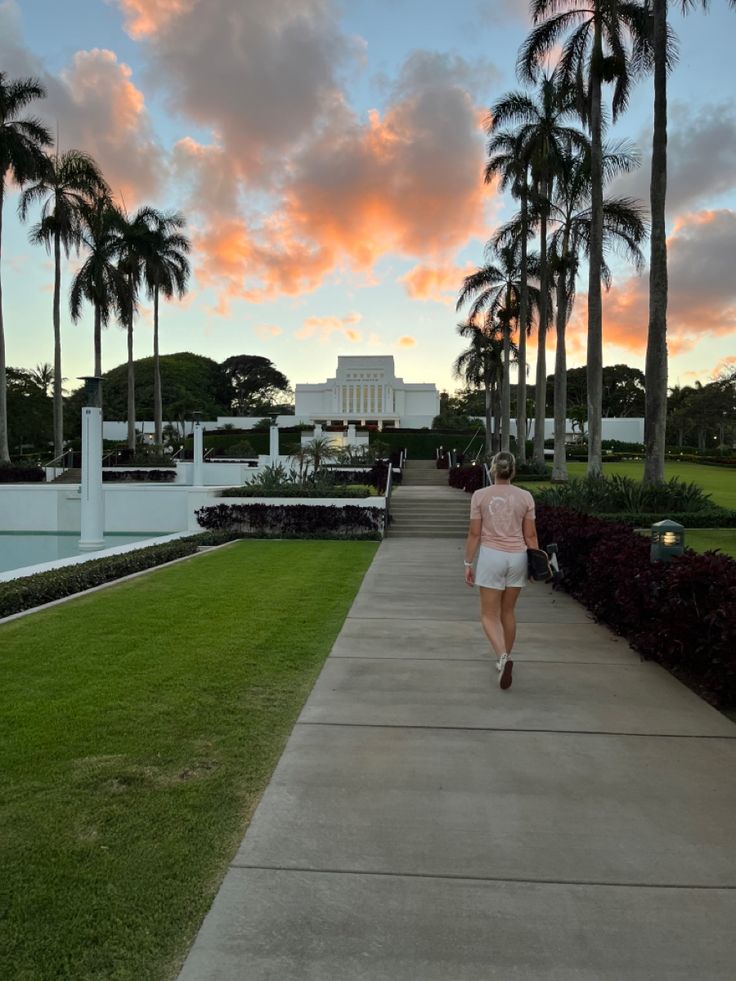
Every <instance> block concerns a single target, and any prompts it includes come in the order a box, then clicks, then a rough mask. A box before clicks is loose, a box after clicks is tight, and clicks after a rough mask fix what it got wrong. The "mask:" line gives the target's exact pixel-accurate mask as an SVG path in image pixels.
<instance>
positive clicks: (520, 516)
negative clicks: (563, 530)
mask: <svg viewBox="0 0 736 981" xmlns="http://www.w3.org/2000/svg"><path fill="white" fill-rule="evenodd" d="M533 517H534V498H533V497H532V495H531V494H530V493H529V491H526V490H522V488H521V487H514V486H513V484H494V485H493V486H491V487H482V488H481V489H480V490H477V491H476V492H475V493H474V494H473V497H472V498H471V501H470V520H471V521H472V520H473V518H480V519H481V534H480V543H481V545H485V547H486V548H497V549H499V550H500V551H501V552H525V551H526V542H525V541H524V533H523V532H522V530H521V525H522V522H523V520H524V518H533Z"/></svg>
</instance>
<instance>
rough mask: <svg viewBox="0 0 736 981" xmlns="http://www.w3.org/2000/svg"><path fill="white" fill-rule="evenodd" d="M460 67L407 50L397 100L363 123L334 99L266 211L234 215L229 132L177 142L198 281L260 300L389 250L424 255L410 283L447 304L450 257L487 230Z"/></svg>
mask: <svg viewBox="0 0 736 981" xmlns="http://www.w3.org/2000/svg"><path fill="white" fill-rule="evenodd" d="M457 72H458V69H457V67H456V66H455V65H454V64H450V65H448V64H446V63H445V61H444V60H443V59H442V58H439V60H438V59H436V58H432V57H430V56H429V55H423V56H419V55H416V56H412V58H411V59H410V63H409V64H408V66H407V67H406V68H405V71H404V73H403V75H402V81H401V85H399V86H397V91H396V94H395V99H394V101H393V102H392V103H391V104H390V105H389V106H388V108H387V109H386V110H385V111H384V112H383V113H379V112H378V111H377V110H374V111H372V112H371V113H369V116H368V119H367V120H366V121H362V120H360V119H359V118H358V117H357V116H356V115H355V114H354V113H353V112H352V111H351V110H350V109H349V107H348V106H347V104H346V103H345V102H344V100H343V99H342V98H341V97H340V98H337V97H333V99H332V101H331V102H330V104H329V110H330V111H329V114H328V116H327V117H326V118H325V120H324V123H323V125H322V126H321V127H319V128H318V129H316V130H315V132H314V133H313V134H311V135H310V137H309V138H307V139H305V140H303V141H302V143H301V145H300V146H299V147H298V148H297V149H296V151H295V152H294V154H293V156H292V157H291V158H289V161H288V166H286V168H285V170H284V171H283V174H282V179H281V180H280V182H279V184H280V187H279V191H278V194H276V195H275V196H274V207H273V210H272V211H271V213H270V214H268V215H267V216H266V217H263V216H262V215H261V216H258V215H248V216H247V217H246V216H245V215H243V214H242V213H241V212H240V208H241V207H242V205H241V194H240V192H241V189H242V188H243V187H244V186H245V185H244V184H243V176H244V174H245V171H244V170H242V161H241V162H240V163H239V162H238V160H239V158H238V157H237V155H235V154H233V153H231V152H229V151H230V145H229V144H228V143H227V141H226V138H224V140H225V141H224V142H216V143H214V144H212V145H210V146H203V145H201V144H199V143H197V142H196V141H195V140H193V139H191V138H187V139H184V140H181V141H179V143H177V145H176V147H175V149H174V168H175V170H176V171H177V173H178V174H180V175H182V176H183V177H185V178H188V179H189V180H190V182H191V184H192V195H191V207H192V208H193V209H196V210H197V211H198V212H199V216H200V222H201V226H202V227H201V228H200V230H199V232H198V235H197V255H196V256H195V264H196V271H197V277H198V279H199V280H201V281H202V282H205V283H207V284H208V285H211V286H213V287H215V288H217V289H219V290H221V291H223V292H224V294H225V295H226V297H227V298H229V299H232V298H234V297H240V298H243V299H247V300H250V301H252V302H257V301H260V300H264V299H267V298H273V297H275V296H278V295H280V294H287V295H297V294H300V293H304V292H308V291H311V290H314V289H316V288H317V287H319V286H320V285H321V284H322V283H323V282H324V279H325V277H326V276H328V275H329V274H330V273H331V272H334V271H336V270H340V269H341V268H346V267H347V268H350V269H353V270H357V271H358V272H360V273H361V274H363V275H364V276H365V277H366V280H367V281H369V279H370V277H371V275H372V271H373V267H374V265H375V263H376V262H377V260H378V259H380V258H382V257H383V256H385V255H386V254H391V253H392V254H398V255H402V256H409V257H416V258H420V259H425V260H427V265H426V271H425V270H424V267H418V268H417V270H414V271H412V273H410V274H409V276H408V277H407V279H406V285H407V288H408V289H409V290H414V291H415V293H416V295H417V296H420V295H421V296H423V297H426V298H432V299H436V300H438V301H439V302H443V303H447V304H448V305H449V304H450V303H451V302H452V299H453V297H454V292H455V290H456V289H457V285H458V281H457V280H455V281H453V282H452V283H451V279H452V277H453V275H454V273H453V272H452V267H451V265H450V262H449V258H448V257H449V256H451V255H452V254H454V253H455V252H456V251H457V250H458V249H459V248H460V247H462V246H463V245H464V244H465V243H466V242H467V241H468V240H469V239H470V238H472V237H474V236H476V237H478V238H483V237H484V236H485V234H486V232H487V220H486V219H487V211H488V207H487V205H488V201H489V191H488V189H487V188H486V187H485V186H484V184H483V180H482V172H483V141H482V137H481V134H480V133H479V132H478V129H477V110H476V107H475V104H474V102H473V100H472V98H471V96H470V94H469V92H468V90H467V88H466V87H464V86H463V84H461V82H460V81H459V79H458V76H457ZM279 166H280V167H283V161H282V163H281V164H279ZM239 167H241V169H239ZM277 171H278V168H277ZM218 280H219V285H218ZM445 289H446V290H447V291H448V295H447V296H444V297H443V296H442V295H441V294H442V292H443V290H445Z"/></svg>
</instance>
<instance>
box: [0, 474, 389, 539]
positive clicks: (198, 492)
mask: <svg viewBox="0 0 736 981" xmlns="http://www.w3.org/2000/svg"><path fill="white" fill-rule="evenodd" d="M103 494H104V498H105V532H108V533H109V532H127V533H129V534H134V533H137V532H153V533H156V532H158V533H160V534H167V533H170V532H176V531H193V532H194V531H201V528H200V527H199V525H198V524H197V520H196V518H195V517H194V512H195V511H196V510H197V509H198V508H201V507H204V506H205V505H216V504H254V503H262V504H304V503H308V504H314V505H315V506H317V507H344V506H345V505H346V504H356V505H360V506H361V507H372V508H385V506H386V502H385V500H384V498H383V497H366V498H326V499H324V500H322V499H321V500H310V499H308V500H306V501H302V500H300V499H299V498H294V497H283V498H282V497H277V498H274V497H268V498H260V497H242V498H241V497H229V498H220V497H218V496H217V494H218V491H217V490H215V489H214V488H213V489H208V488H206V487H187V486H186V485H177V484H173V485H172V484H168V485H166V484H160V485H156V484H137V485H136V484H133V485H131V484H127V485H126V484H106V485H103ZM80 512H81V498H80V495H79V493H78V492H77V487H76V485H74V484H50V485H49V484H0V532H7V531H45V532H52V533H53V532H59V531H68V532H78V531H79V529H80Z"/></svg>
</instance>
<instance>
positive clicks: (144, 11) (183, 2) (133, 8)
mask: <svg viewBox="0 0 736 981" xmlns="http://www.w3.org/2000/svg"><path fill="white" fill-rule="evenodd" d="M118 2H119V4H120V9H121V10H122V12H123V14H124V15H125V30H126V31H127V32H128V34H130V36H131V37H132V38H135V39H136V40H139V39H140V38H144V37H148V36H149V35H151V34H155V33H156V32H157V31H159V30H160V29H161V28H162V27H164V26H165V25H166V24H167V23H168V21H170V20H171V18H172V17H175V16H176V15H177V14H182V13H184V12H185V11H188V10H190V9H191V8H192V6H193V2H192V0H118Z"/></svg>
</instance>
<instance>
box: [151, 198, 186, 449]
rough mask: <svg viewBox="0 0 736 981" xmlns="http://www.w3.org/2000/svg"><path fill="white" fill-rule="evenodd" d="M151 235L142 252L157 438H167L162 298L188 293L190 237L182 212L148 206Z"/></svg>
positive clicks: (158, 442)
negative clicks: (150, 330)
mask: <svg viewBox="0 0 736 981" xmlns="http://www.w3.org/2000/svg"><path fill="white" fill-rule="evenodd" d="M146 221H147V224H148V232H149V234H148V236H147V237H146V240H145V248H144V251H143V255H142V260H143V278H144V280H145V283H146V288H147V291H148V295H149V297H151V298H152V299H153V418H154V430H155V441H156V443H157V444H160V443H161V442H162V439H163V422H162V420H163V411H162V406H161V369H160V364H159V341H158V336H159V335H158V323H159V298H160V297H161V296H165V297H166V298H167V299H171V297H173V296H174V294H176V295H177V296H179V297H182V296H184V294H185V293H186V291H187V285H188V283H189V272H190V270H189V260H188V259H187V256H188V254H189V250H190V243H189V239H188V238H187V237H186V235H184V234H183V233H182V231H181V229H183V228H184V226H185V225H186V219H185V218H184V215H182V214H181V213H180V212H178V211H177V212H174V213H172V214H168V215H165V214H162V213H161V212H159V211H156V210H155V209H153V208H149V209H148V215H147V219H146Z"/></svg>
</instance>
